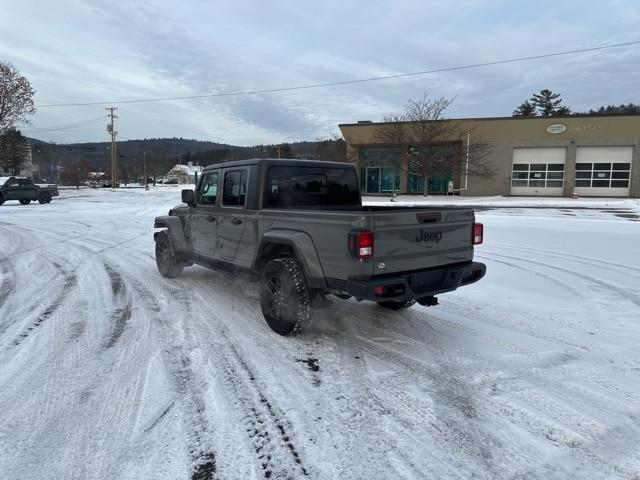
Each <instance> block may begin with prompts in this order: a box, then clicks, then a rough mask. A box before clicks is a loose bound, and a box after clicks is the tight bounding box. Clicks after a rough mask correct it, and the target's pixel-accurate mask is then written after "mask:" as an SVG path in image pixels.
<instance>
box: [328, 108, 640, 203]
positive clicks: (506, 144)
mask: <svg viewBox="0 0 640 480" xmlns="http://www.w3.org/2000/svg"><path fill="white" fill-rule="evenodd" d="M445 121H451V122H456V123H457V124H458V125H459V129H460V136H457V137H455V138H446V139H442V140H446V141H462V140H463V137H466V133H467V132H469V133H470V134H471V141H472V142H473V141H480V142H486V143H488V144H490V145H491V146H492V149H491V152H490V153H489V155H488V157H487V161H488V162H489V163H490V164H491V166H492V167H493V168H494V169H495V172H496V173H495V176H494V177H493V178H475V177H471V176H470V177H469V183H468V190H467V191H466V192H461V194H463V195H509V194H510V191H511V165H512V159H513V149H514V148H522V147H565V148H566V149H567V157H566V162H565V187H564V195H565V196H569V195H571V192H572V190H573V185H574V181H575V159H576V149H577V148H578V147H581V146H633V147H634V148H633V164H632V167H631V178H630V196H632V197H640V116H594V117H545V118H542V117H535V118H526V117H525V118H522V117H504V118H479V119H454V120H445ZM551 125H563V126H564V131H562V132H561V133H549V132H548V130H547V129H548V127H550V126H551ZM375 128H376V124H374V123H358V124H343V125H340V130H341V131H342V135H343V136H344V138H345V140H346V142H347V145H348V146H347V149H348V152H349V155H350V157H349V158H350V159H352V161H354V163H356V160H357V159H358V152H359V149H360V148H361V147H367V146H369V147H371V146H376V145H379V142H377V141H376V139H375V134H374V133H375ZM561 129H562V128H560V129H559V130H561ZM552 130H553V129H552ZM459 158H460V179H459V183H460V185H463V184H464V149H463V150H462V151H461V152H460V155H459ZM401 189H402V191H405V189H406V179H403V183H402V184H401Z"/></svg>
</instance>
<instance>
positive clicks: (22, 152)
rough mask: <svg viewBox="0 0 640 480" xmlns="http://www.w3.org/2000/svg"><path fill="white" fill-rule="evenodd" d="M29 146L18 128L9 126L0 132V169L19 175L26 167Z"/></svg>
mask: <svg viewBox="0 0 640 480" xmlns="http://www.w3.org/2000/svg"><path fill="white" fill-rule="evenodd" d="M28 156H29V146H28V144H27V139H26V138H25V137H24V136H23V135H22V133H20V130H16V129H15V128H13V127H12V128H9V129H7V130H5V131H4V132H3V133H1V134H0V170H4V171H5V172H8V173H9V174H11V175H20V172H21V171H22V170H23V169H24V168H25V167H27V164H28Z"/></svg>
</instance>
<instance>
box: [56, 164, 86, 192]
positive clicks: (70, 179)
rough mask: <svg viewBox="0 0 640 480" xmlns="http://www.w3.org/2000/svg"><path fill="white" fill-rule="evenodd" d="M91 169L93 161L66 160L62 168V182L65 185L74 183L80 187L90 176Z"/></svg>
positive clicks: (77, 187)
mask: <svg viewBox="0 0 640 480" xmlns="http://www.w3.org/2000/svg"><path fill="white" fill-rule="evenodd" d="M90 171H91V163H90V162H89V161H88V160H79V161H77V162H76V161H73V160H64V161H63V162H62V165H61V168H60V182H61V183H62V184H63V185H72V186H74V187H76V189H79V188H80V185H82V184H83V183H84V182H85V181H86V180H87V179H88V178H89V172H90Z"/></svg>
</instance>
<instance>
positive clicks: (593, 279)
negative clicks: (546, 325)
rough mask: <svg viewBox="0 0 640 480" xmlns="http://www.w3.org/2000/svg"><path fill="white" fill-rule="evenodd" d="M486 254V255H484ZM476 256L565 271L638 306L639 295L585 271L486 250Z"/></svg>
mask: <svg viewBox="0 0 640 480" xmlns="http://www.w3.org/2000/svg"><path fill="white" fill-rule="evenodd" d="M486 255H488V257H487V256H486ZM477 256H478V258H484V259H487V260H493V258H491V257H498V258H506V259H508V260H515V261H516V262H520V263H524V264H531V265H538V266H540V267H544V268H549V269H551V270H556V271H558V272H563V273H567V274H569V275H573V276H575V277H578V278H582V279H583V280H586V281H588V282H591V283H593V284H595V285H598V286H600V287H602V288H604V289H605V290H607V291H609V292H612V293H615V294H617V295H619V296H621V297H623V298H625V299H626V300H628V301H630V302H631V303H633V304H635V305H637V306H638V307H640V295H636V294H634V293H631V292H629V291H627V290H624V289H623V288H620V287H618V286H617V285H614V284H613V283H609V282H606V281H604V280H600V279H599V278H596V277H594V276H591V275H587V274H585V273H581V272H578V271H576V270H571V269H569V268H563V267H559V266H557V265H552V264H550V263H545V262H539V261H535V260H524V259H522V258H521V257H514V256H512V255H504V254H501V253H488V252H483V254H481V255H477Z"/></svg>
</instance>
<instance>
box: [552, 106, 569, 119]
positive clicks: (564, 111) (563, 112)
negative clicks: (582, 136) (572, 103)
mask: <svg viewBox="0 0 640 480" xmlns="http://www.w3.org/2000/svg"><path fill="white" fill-rule="evenodd" d="M568 115H571V110H569V107H565V106H564V105H562V106H561V107H558V108H557V109H556V111H555V112H553V113H552V114H551V116H552V117H566V116H568Z"/></svg>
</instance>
